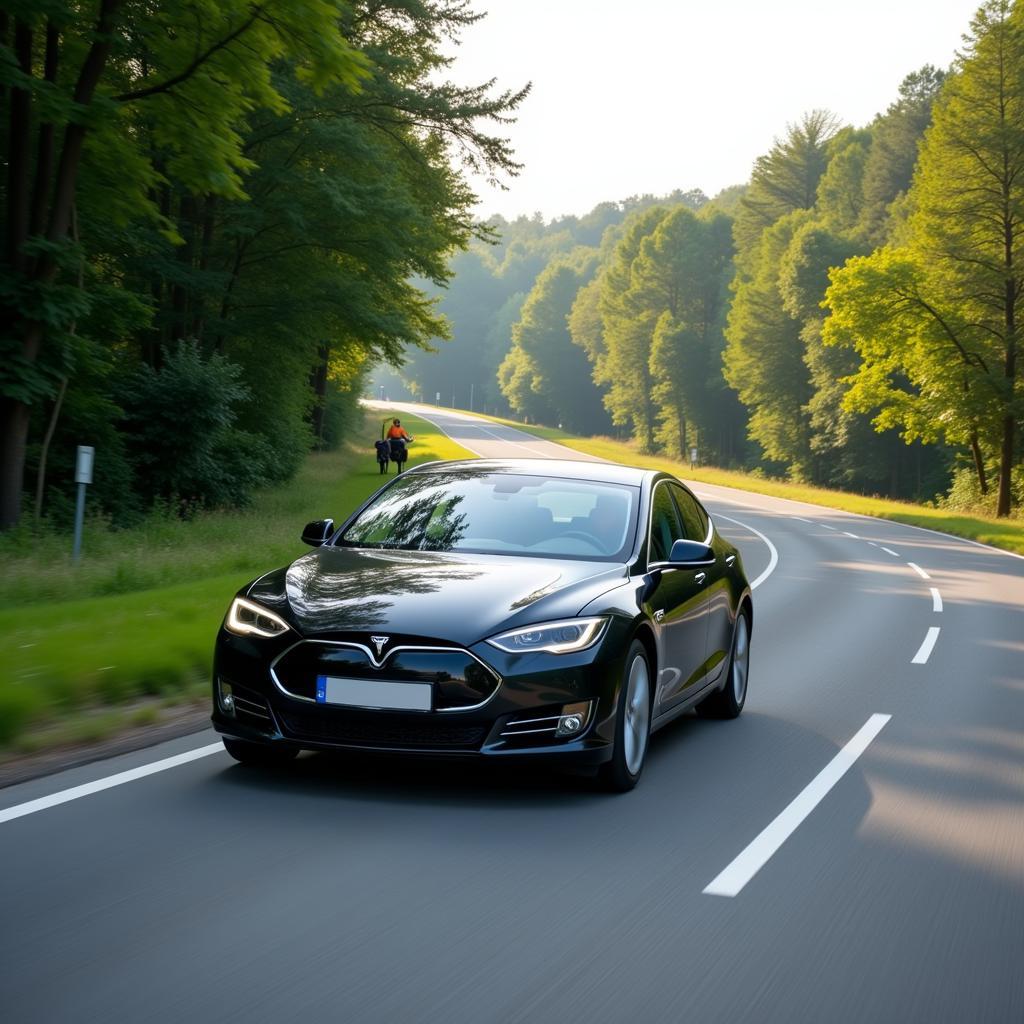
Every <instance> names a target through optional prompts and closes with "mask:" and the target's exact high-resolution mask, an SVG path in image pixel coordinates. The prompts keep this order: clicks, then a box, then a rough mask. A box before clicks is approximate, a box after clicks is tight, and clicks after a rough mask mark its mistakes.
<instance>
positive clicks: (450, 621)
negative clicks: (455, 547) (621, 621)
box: [250, 547, 626, 644]
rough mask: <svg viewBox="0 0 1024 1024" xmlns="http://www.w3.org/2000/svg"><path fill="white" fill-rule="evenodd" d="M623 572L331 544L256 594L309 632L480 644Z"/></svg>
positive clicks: (598, 565)
mask: <svg viewBox="0 0 1024 1024" xmlns="http://www.w3.org/2000/svg"><path fill="white" fill-rule="evenodd" d="M282 575H283V579H282ZM625 575H626V569H625V566H624V565H621V564H609V563H608V562H585V561H572V560H564V561H563V560H558V559H552V558H523V557H511V556H506V555H470V554H458V553H454V552H436V551H395V550H390V551H388V550H379V549H367V548H336V547H323V548H318V549H317V550H316V551H313V552H310V553H309V554H308V555H305V556H303V557H302V558H300V559H298V560H297V561H295V562H293V563H292V564H291V565H290V566H289V567H288V568H287V570H284V572H283V574H282V573H271V574H270V575H269V576H267V577H264V578H263V579H262V580H260V581H258V582H257V583H256V584H255V585H254V586H253V588H252V589H251V590H250V595H251V596H252V597H253V599H254V600H266V602H267V603H268V604H269V605H271V606H272V607H282V610H284V602H283V601H282V598H287V605H286V609H287V614H288V615H289V617H290V618H291V620H292V621H293V622H294V624H295V625H296V627H297V628H298V630H299V632H300V633H302V634H303V635H306V636H309V635H312V634H317V633H330V632H335V631H352V630H356V631H362V630H368V629H374V630H380V631H384V632H387V631H390V632H393V633H402V634H407V635H416V636H421V637H436V638H439V639H444V640H448V641H450V642H453V643H459V644H473V643H476V642H477V641H479V640H481V639H483V638H485V637H487V636H491V635H492V634H494V633H496V632H498V631H500V630H501V629H504V628H511V627H514V626H517V625H520V624H528V623H531V622H541V621H546V620H552V619H557V618H563V617H566V616H571V615H576V614H577V613H578V612H579V611H580V609H581V608H583V607H584V605H586V604H588V603H589V602H590V601H592V600H593V599H594V598H595V597H597V596H598V595H599V594H602V593H604V592H605V591H606V590H609V589H610V588H611V587H613V586H616V585H617V584H618V583H619V582H620V581H621V580H622V579H624V578H625ZM282 583H283V589H284V594H282V593H281V590H282Z"/></svg>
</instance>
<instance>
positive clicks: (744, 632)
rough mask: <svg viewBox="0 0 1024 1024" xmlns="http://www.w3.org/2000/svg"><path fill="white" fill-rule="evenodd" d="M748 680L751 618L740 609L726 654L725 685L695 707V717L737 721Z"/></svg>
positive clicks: (745, 694)
mask: <svg viewBox="0 0 1024 1024" xmlns="http://www.w3.org/2000/svg"><path fill="white" fill-rule="evenodd" d="M749 676H750V614H749V612H747V610H746V609H745V608H744V609H741V611H740V613H739V615H737V616H736V626H735V628H734V629H733V634H732V648H731V650H730V651H729V665H728V667H727V668H726V672H725V683H724V685H723V686H722V688H721V689H720V690H716V691H715V692H714V693H713V694H711V695H710V696H709V697H705V698H704V700H702V701H701V702H700V703H699V704H698V705H697V713H698V714H700V715H702V716H703V717H705V718H738V717H739V714H740V712H741V711H742V710H743V705H744V704H745V703H746V701H747V679H748V678H749Z"/></svg>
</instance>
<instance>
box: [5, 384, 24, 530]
mask: <svg viewBox="0 0 1024 1024" xmlns="http://www.w3.org/2000/svg"><path fill="white" fill-rule="evenodd" d="M28 418H29V408H28V406H27V405H25V404H24V402H15V401H14V400H13V399H11V398H0V529H3V530H6V529H7V528H8V527H11V526H14V525H16V524H17V522H18V516H19V514H20V512H21V477H22V473H23V472H24V469H25V439H26V438H27V437H28Z"/></svg>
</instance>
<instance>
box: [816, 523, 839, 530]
mask: <svg viewBox="0 0 1024 1024" xmlns="http://www.w3.org/2000/svg"><path fill="white" fill-rule="evenodd" d="M818 525H819V526H820V527H821V528H822V529H823V530H834V529H835V527H834V526H829V525H828V523H818Z"/></svg>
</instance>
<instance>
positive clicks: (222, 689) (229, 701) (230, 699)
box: [217, 679, 235, 715]
mask: <svg viewBox="0 0 1024 1024" xmlns="http://www.w3.org/2000/svg"><path fill="white" fill-rule="evenodd" d="M217 699H218V700H219V701H220V706H221V708H222V710H223V711H224V713H225V714H228V715H233V714H234V713H235V698H234V695H233V694H232V693H231V684H230V683H225V682H224V680H223V679H218V680H217Z"/></svg>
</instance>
